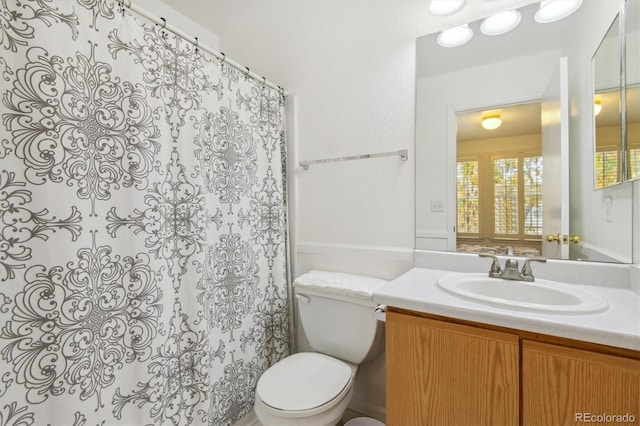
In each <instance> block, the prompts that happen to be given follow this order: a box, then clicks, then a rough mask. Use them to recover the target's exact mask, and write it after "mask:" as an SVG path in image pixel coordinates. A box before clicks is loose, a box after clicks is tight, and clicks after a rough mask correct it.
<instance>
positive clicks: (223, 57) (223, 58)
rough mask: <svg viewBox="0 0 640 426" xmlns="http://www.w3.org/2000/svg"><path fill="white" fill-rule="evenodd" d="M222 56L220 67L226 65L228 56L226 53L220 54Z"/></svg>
mask: <svg viewBox="0 0 640 426" xmlns="http://www.w3.org/2000/svg"><path fill="white" fill-rule="evenodd" d="M220 54H221V55H222V58H220V62H218V65H222V64H224V61H226V60H227V55H225V54H224V52H220Z"/></svg>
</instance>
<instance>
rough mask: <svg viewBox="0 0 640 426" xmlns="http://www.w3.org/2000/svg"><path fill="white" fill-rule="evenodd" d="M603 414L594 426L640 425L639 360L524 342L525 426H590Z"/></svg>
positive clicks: (523, 389)
mask: <svg viewBox="0 0 640 426" xmlns="http://www.w3.org/2000/svg"><path fill="white" fill-rule="evenodd" d="M625 414H626V415H627V417H626V418H624V417H621V418H616V417H615V416H624V415H625ZM606 415H608V416H610V417H609V418H608V419H607V418H605V417H602V418H601V420H603V421H601V422H598V421H596V422H595V423H598V424H629V425H639V424H640V361H638V360H637V359H629V358H623V357H619V356H613V355H608V354H601V353H596V352H592V351H586V350H581V349H574V348H567V347H563V346H558V345H552V344H547V343H539V342H532V341H528V340H524V341H523V342H522V424H523V426H538V425H558V426H562V425H575V424H580V423H582V424H585V423H589V424H591V423H592V420H598V417H597V416H606ZM631 416H633V417H631ZM631 419H633V420H634V421H631Z"/></svg>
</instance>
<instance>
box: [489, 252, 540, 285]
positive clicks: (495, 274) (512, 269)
mask: <svg viewBox="0 0 640 426" xmlns="http://www.w3.org/2000/svg"><path fill="white" fill-rule="evenodd" d="M478 256H480V257H490V258H492V259H493V262H492V263H491V269H490V270H489V276H490V277H491V278H502V279H505V280H516V281H527V282H533V281H535V277H534V276H533V271H532V270H531V262H543V263H544V262H546V261H547V259H545V258H544V257H530V258H528V259H526V260H525V261H524V266H523V267H522V271H518V261H517V260H516V259H507V260H506V261H505V263H504V270H503V269H502V268H501V267H500V260H498V258H497V257H496V256H494V255H492V254H486V253H480V254H479V255H478Z"/></svg>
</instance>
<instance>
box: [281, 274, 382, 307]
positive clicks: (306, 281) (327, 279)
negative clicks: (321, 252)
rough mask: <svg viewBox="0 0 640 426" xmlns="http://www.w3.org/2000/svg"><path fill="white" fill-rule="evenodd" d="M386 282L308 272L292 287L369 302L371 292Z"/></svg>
mask: <svg viewBox="0 0 640 426" xmlns="http://www.w3.org/2000/svg"><path fill="white" fill-rule="evenodd" d="M387 282H388V281H385V280H382V279H379V278H372V277H365V276H362V275H353V274H343V273H342V272H329V271H310V272H307V273H306V274H302V275H300V276H299V277H298V278H297V279H296V280H295V282H294V283H293V286H294V287H299V288H308V289H310V290H319V291H325V292H327V293H333V294H342V295H345V296H351V297H355V298H358V299H365V300H371V298H372V296H373V292H374V291H375V290H377V289H379V288H380V287H382V286H383V285H384V284H386V283H387Z"/></svg>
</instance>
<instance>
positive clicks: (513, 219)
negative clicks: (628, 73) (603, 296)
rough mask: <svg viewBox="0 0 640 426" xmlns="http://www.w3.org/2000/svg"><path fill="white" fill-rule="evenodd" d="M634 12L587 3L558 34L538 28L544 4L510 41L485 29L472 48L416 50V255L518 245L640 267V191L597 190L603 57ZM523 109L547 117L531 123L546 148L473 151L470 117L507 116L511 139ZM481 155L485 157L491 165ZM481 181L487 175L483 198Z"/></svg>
mask: <svg viewBox="0 0 640 426" xmlns="http://www.w3.org/2000/svg"><path fill="white" fill-rule="evenodd" d="M623 3H624V2H623V1H622V0H612V1H607V2H583V3H582V5H581V7H580V8H579V9H578V10H577V11H576V12H574V13H573V14H572V15H570V16H569V17H567V18H564V19H562V20H559V21H557V22H553V23H548V24H540V23H537V22H535V20H534V15H535V13H536V11H537V10H538V8H539V3H534V4H530V5H527V6H524V7H521V8H520V9H518V11H519V12H520V15H521V20H520V24H519V25H518V26H517V27H516V28H515V29H513V30H511V31H509V32H507V33H505V34H501V35H496V36H488V35H485V34H482V31H481V29H480V27H481V24H482V20H477V21H474V22H470V23H468V27H469V29H470V30H471V31H472V32H473V37H472V38H471V40H470V41H468V42H467V43H465V44H464V45H462V46H459V47H454V48H444V47H441V46H439V45H438V43H437V41H436V39H437V36H438V34H430V35H426V36H423V37H420V38H419V39H418V40H417V69H416V242H415V245H416V248H417V249H426V250H445V251H456V250H460V251H475V250H478V249H479V248H482V247H492V248H495V249H496V250H499V251H503V250H505V249H506V247H508V246H511V247H514V248H515V249H516V251H517V252H519V253H520V254H522V255H527V254H528V253H537V252H541V253H542V255H543V256H545V257H548V258H559V259H571V260H581V261H587V260H588V261H604V262H625V263H628V262H631V259H632V234H633V233H632V203H633V199H632V197H633V195H632V188H631V185H630V184H628V183H622V184H618V185H614V186H610V187H607V188H603V189H602V190H599V191H594V174H595V172H594V170H595V169H594V149H593V147H594V145H593V140H594V135H593V133H594V118H593V117H594V115H593V105H594V86H593V81H594V80H593V75H592V58H593V56H594V54H595V52H596V50H597V48H598V46H599V45H600V43H601V41H602V40H603V38H604V37H605V35H606V34H607V31H608V29H609V28H610V27H611V25H612V23H613V21H614V20H615V19H616V16H617V15H618V13H619V11H620V10H621V8H622V6H623ZM569 100H570V102H569ZM536 105H537V106H536ZM519 106H522V107H525V106H526V107H534V106H536V108H539V111H537V112H536V113H534V115H535V116H536V117H535V118H531V119H528V120H527V122H528V123H527V124H536V125H538V126H540V130H539V131H534V132H532V133H530V134H536V132H537V133H539V135H540V141H541V142H540V145H539V147H534V146H533V145H532V146H530V147H528V146H527V147H522V148H521V149H516V150H513V149H511V148H509V150H507V151H508V152H506V151H504V150H502V151H501V149H502V148H504V146H503V147H502V148H500V146H499V144H498V143H497V142H496V143H495V146H494V148H492V149H493V151H492V152H490V150H489V148H487V149H486V150H481V151H483V152H484V153H481V154H478V153H474V152H473V151H472V150H471V151H470V150H469V149H470V148H468V146H469V145H471V146H472V145H473V144H472V143H471V142H472V139H469V140H468V141H467V140H465V139H466V138H467V136H465V130H464V125H463V122H464V120H466V119H467V114H469V116H468V117H469V119H470V120H473V121H474V122H475V124H476V125H477V123H478V121H479V120H481V119H482V115H483V114H485V115H492V114H490V113H496V112H499V113H501V114H504V115H503V116H502V117H501V118H502V126H505V127H504V128H503V130H505V129H507V127H506V126H507V124H508V121H507V119H506V115H507V114H508V113H509V111H510V108H511V107H519ZM474 114H475V117H474V116H473V115H474ZM478 116H480V117H478ZM500 131H501V130H500V128H498V129H496V130H495V131H494V132H500ZM499 134H500V133H492V135H493V136H491V137H488V138H487V137H485V138H484V139H479V140H486V139H496V140H499V139H501V137H500V136H498V135H499ZM504 137H505V138H506V137H507V136H504ZM514 137H520V138H524V136H523V135H519V136H514ZM545 138H546V139H548V140H549V141H553V142H551V143H548V144H545V143H543V142H542V141H543V140H544V139H545ZM476 139H478V138H476ZM507 145H508V144H507ZM476 147H477V145H476ZM545 151H548V152H545ZM474 155H475V156H480V157H482V156H484V157H485V159H484V163H482V164H484V165H481V163H480V160H478V163H477V165H476V163H474V161H475V160H473V157H474ZM540 157H541V158H542V161H541V164H538V163H537V161H538V158H540ZM514 159H515V160H514ZM467 160H469V161H467ZM525 162H527V165H526V166H525ZM474 170H475V173H477V175H478V176H480V175H481V174H483V173H482V171H483V170H484V175H485V176H488V180H486V181H485V183H484V184H483V186H482V187H481V186H480V181H478V182H477V183H475V182H474V181H473V179H475V178H474V177H473V173H474ZM459 172H460V173H459ZM459 174H461V175H462V177H461V179H462V180H461V181H459V180H458V175H459ZM465 174H466V175H467V176H466V177H465ZM443 176H446V179H445V180H444V181H443V179H442V177H443ZM540 176H541V177H542V178H541V182H538V180H539V179H540ZM465 179H467V181H466V182H465ZM487 182H488V183H487ZM474 185H477V188H474ZM500 185H501V186H500ZM483 188H484V190H483ZM459 193H460V194H464V197H467V198H466V199H463V196H462V195H461V196H460V197H458V194H459ZM540 194H541V197H540ZM474 197H476V198H477V200H474V199H473V198H474ZM483 200H484V204H485V205H487V204H488V205H490V206H489V207H488V208H487V209H483V210H486V212H485V213H482V212H481V210H480V209H481V207H482V206H481V204H482V201H483ZM474 203H476V205H474ZM491 205H492V206H491ZM459 208H460V209H462V210H461V211H460V213H459V210H458V209H459ZM465 209H466V210H465ZM474 209H477V210H476V211H474ZM480 215H482V217H483V218H481V217H480ZM540 219H541V220H540ZM465 227H466V228H465ZM474 227H475V228H474Z"/></svg>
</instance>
